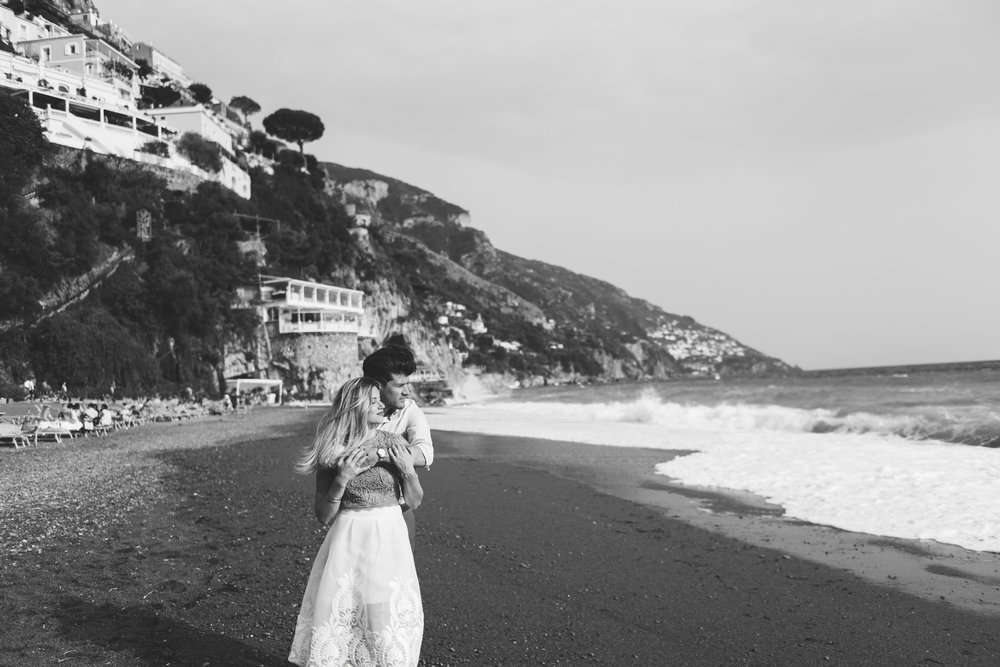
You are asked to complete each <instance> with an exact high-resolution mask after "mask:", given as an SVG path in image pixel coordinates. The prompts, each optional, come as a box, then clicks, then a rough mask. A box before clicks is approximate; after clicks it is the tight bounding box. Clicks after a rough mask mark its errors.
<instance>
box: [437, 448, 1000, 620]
mask: <svg viewBox="0 0 1000 667" xmlns="http://www.w3.org/2000/svg"><path fill="white" fill-rule="evenodd" d="M434 437H435V449H436V451H442V452H445V453H446V454H447V455H452V456H453V455H462V454H465V455H469V454H472V455H473V456H475V457H476V458H477V459H479V460H488V461H494V462H500V461H503V462H506V463H514V464H517V465H524V466H528V467H531V468H533V469H538V470H547V471H548V472H550V473H552V474H555V475H559V476H564V477H566V478H567V479H571V480H574V481H576V482H579V483H582V484H586V485H588V486H589V487H591V488H593V489H595V490H598V491H600V492H602V493H607V494H609V495H613V496H616V497H618V498H621V499H623V500H628V501H631V502H635V503H638V504H640V505H643V506H645V507H649V508H652V509H656V510H658V511H661V512H663V513H664V515H665V516H667V517H670V518H674V519H679V520H681V521H684V522H686V523H689V524H691V525H693V526H697V527H699V528H703V529H706V530H711V531H714V532H717V533H720V534H722V535H725V536H727V537H730V538H734V539H738V540H741V541H744V542H746V543H748V544H752V545H755V546H758V547H764V548H770V549H777V550H779V551H782V552H785V553H788V554H790V555H793V556H795V557H798V558H803V559H806V560H809V561H813V562H816V563H821V564H823V565H827V566H830V567H834V568H838V569H843V570H846V571H849V572H851V573H853V574H856V575H858V576H860V577H862V578H864V579H866V580H868V581H870V582H872V583H874V584H877V585H881V586H886V587H888V588H892V589H895V590H900V591H903V592H906V593H908V594H911V595H915V596H918V597H920V598H923V599H925V600H928V601H933V602H940V601H942V600H943V601H946V602H949V603H952V604H956V605H958V606H961V607H963V608H966V609H969V610H972V611H975V612H978V613H983V614H990V615H995V616H1000V554H997V553H993V552H987V551H972V550H969V549H965V548H963V547H959V546H955V545H950V544H945V543H941V542H936V541H933V540H909V539H902V538H892V537H885V536H881V535H870V534H865V533H855V532H851V531H846V530H842V529H839V528H835V527H831V526H826V525H822V524H815V523H809V522H805V521H801V520H798V519H789V518H786V517H784V516H783V514H784V510H783V509H782V508H781V507H779V506H776V505H771V504H769V503H767V502H766V501H765V500H764V499H762V498H760V497H758V496H755V495H753V494H750V493H748V492H741V491H736V490H733V489H720V488H703V487H693V486H685V485H682V484H675V483H672V482H671V481H670V479H669V478H668V477H666V476H664V475H659V474H656V473H655V472H654V467H655V465H656V464H657V463H663V462H665V461H668V460H670V459H672V458H674V457H676V456H681V455H684V454H687V453H689V452H688V451H686V450H665V449H653V448H649V449H646V448H637V447H625V446H617V445H616V446H608V445H594V444H583V443H576V442H570V441H559V440H547V439H544V440H543V439H532V438H525V437H521V436H494V435H483V434H471V433H463V432H459V431H434ZM459 443H463V444H459ZM469 443H472V446H471V448H470V447H469V446H468V445H469ZM491 449H497V450H501V451H502V452H503V454H502V455H498V454H491V453H489V451H490V450H491ZM597 466H601V467H604V469H605V474H601V475H598V474H596V473H595V472H594V469H595V467H597Z"/></svg>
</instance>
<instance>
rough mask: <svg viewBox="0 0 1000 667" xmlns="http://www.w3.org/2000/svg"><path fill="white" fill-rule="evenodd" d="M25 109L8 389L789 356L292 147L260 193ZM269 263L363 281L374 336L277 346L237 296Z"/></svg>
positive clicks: (10, 247) (6, 268)
mask: <svg viewBox="0 0 1000 667" xmlns="http://www.w3.org/2000/svg"><path fill="white" fill-rule="evenodd" d="M17 104H18V103H17V102H16V101H14V100H6V101H4V105H6V106H4V108H5V109H7V108H8V107H9V109H10V110H9V112H6V113H10V114H12V115H11V119H19V120H18V122H21V123H26V124H25V126H24V128H22V129H21V130H18V133H17V137H22V138H23V137H27V136H29V135H30V136H31V140H30V141H21V143H17V142H14V143H11V144H10V148H11V150H13V149H14V148H16V149H17V151H18V152H17V155H15V154H14V153H11V159H10V160H7V161H3V160H0V171H5V173H4V174H0V175H2V176H4V178H3V179H0V184H2V185H3V189H2V190H0V195H2V196H0V198H2V200H3V201H0V234H2V235H3V236H4V238H7V239H10V240H11V241H10V243H8V244H6V245H4V246H0V393H4V394H7V395H10V393H11V392H10V391H8V390H7V389H5V388H4V385H6V386H7V388H8V389H9V387H11V386H13V387H16V386H17V385H19V384H20V383H21V382H23V380H25V379H27V378H30V377H34V378H36V380H37V381H38V383H39V385H40V386H41V385H44V384H46V383H47V384H48V385H49V386H52V387H56V386H60V385H61V384H62V383H64V382H65V383H66V384H67V386H68V387H69V389H70V391H71V392H72V393H75V394H76V393H83V394H90V395H93V394H94V393H105V392H108V391H111V390H117V391H118V392H120V393H127V394H136V393H142V392H150V391H160V392H175V391H179V390H181V389H183V388H186V387H191V388H193V389H194V390H195V391H204V392H206V393H216V392H218V391H219V390H220V387H221V385H222V380H223V379H224V378H226V377H230V376H232V375H235V374H251V375H258V376H268V377H281V378H282V379H283V380H285V383H286V387H289V388H291V389H292V390H293V391H294V392H297V393H298V394H300V395H321V394H324V393H328V392H329V390H330V389H331V388H332V387H334V386H335V385H336V384H338V383H339V382H340V381H342V380H343V379H345V378H346V377H348V376H350V375H353V374H355V373H357V372H358V371H359V370H360V363H359V361H360V359H361V358H362V357H363V356H364V355H365V354H367V352H369V351H370V350H372V349H374V348H375V347H377V346H378V345H381V344H384V343H386V342H388V341H396V342H404V343H406V344H407V345H409V346H411V347H412V348H413V349H414V350H415V352H416V354H417V357H418V359H419V361H420V362H421V364H422V366H423V367H424V368H425V369H426V370H428V371H429V372H431V373H432V374H436V375H439V376H442V377H444V378H446V379H447V380H448V381H449V382H450V383H451V384H453V385H460V384H461V383H462V381H463V378H464V377H466V376H468V374H470V373H474V374H478V375H487V376H492V377H495V378H497V379H498V380H499V381H501V382H502V383H504V384H507V385H510V384H515V383H517V384H520V385H522V386H523V385H532V384H539V383H560V382H579V381H613V380H622V379H651V378H668V377H677V376H690V375H707V376H721V375H726V374H737V373H784V372H788V371H790V370H792V369H790V368H789V367H788V366H787V365H786V364H784V363H783V362H781V361H780V360H777V359H774V358H771V357H768V356H766V355H764V354H762V353H760V352H758V351H756V350H753V349H751V348H749V347H746V346H744V345H742V344H741V343H739V342H738V341H736V340H734V339H733V338H732V337H730V336H728V335H726V334H724V333H722V332H719V331H715V330H713V329H711V328H708V327H705V326H702V325H700V324H699V323H698V322H696V321H695V320H694V319H692V318H690V317H685V316H679V315H674V314H671V313H668V312H666V311H664V310H662V309H660V308H659V307H657V306H654V305H652V304H650V303H648V302H645V301H642V300H640V299H635V298H633V297H631V296H629V295H628V294H626V293H625V292H624V291H622V290H621V289H619V288H617V287H615V286H613V285H610V284H608V283H606V282H603V281H600V280H596V279H593V278H590V277H587V276H584V275H580V274H577V273H574V272H572V271H568V270H566V269H563V268H560V267H557V266H553V265H550V264H546V263H544V262H538V261H532V260H527V259H523V258H520V257H516V256H514V255H511V254H509V253H506V252H503V251H501V250H498V249H496V248H495V247H494V246H493V245H492V243H491V242H490V240H489V238H488V237H487V236H486V234H484V233H483V232H482V231H480V230H477V229H475V228H474V227H472V226H471V217H470V215H469V213H468V211H466V210H464V209H463V208H461V207H460V206H457V205H455V204H452V203H450V202H447V201H444V200H442V199H440V198H438V197H436V196H434V195H433V194H432V193H430V192H427V191H425V190H422V189H420V188H417V187H414V186H412V185H409V184H407V183H404V182H402V181H399V180H398V179H393V178H391V177H387V176H382V175H380V174H377V173H375V172H372V171H369V170H364V169H354V168H348V167H344V166H341V165H337V164H333V163H317V162H316V161H315V160H311V161H310V164H311V170H310V171H308V172H303V171H302V170H301V168H300V163H299V162H298V160H297V159H296V160H289V161H284V162H283V161H281V160H279V161H278V162H277V163H275V164H274V165H273V169H270V170H267V171H265V170H264V169H261V168H255V169H254V170H253V171H252V173H251V176H252V179H253V197H252V199H251V200H250V201H246V200H244V199H241V198H240V197H237V196H236V195H235V194H233V193H231V192H229V191H227V190H225V188H222V187H220V186H219V185H218V184H215V183H196V182H183V183H182V182H177V181H175V180H173V179H170V178H166V177H165V176H168V175H165V174H163V173H161V172H157V171H151V170H149V169H147V168H145V167H144V165H142V164H141V163H137V162H133V161H130V160H125V159H121V158H111V157H102V156H97V155H93V154H91V153H83V152H77V151H72V150H69V149H67V150H61V151H53V150H51V149H46V148H45V147H44V146H42V144H41V143H39V142H42V141H43V140H42V139H41V133H40V131H39V130H38V128H37V127H34V126H32V127H29V125H30V123H29V122H28V121H29V120H30V119H33V116H32V115H31V114H30V113H27V114H25V113H23V110H19V109H18V108H17ZM12 122H13V120H12ZM11 137H13V138H14V139H16V138H17V137H15V136H14V135H13V134H12V135H11ZM0 138H2V137H0ZM4 141H6V139H5V140H4ZM18 141H20V140H18ZM15 157H16V158H17V159H14V158H15ZM293 157H296V158H297V156H293ZM140 220H142V221H143V224H142V225H140V224H139V221H140ZM140 227H141V228H142V231H140ZM261 273H264V274H270V275H279V276H287V277H290V278H297V279H302V280H310V281H316V282H321V283H327V284H332V285H339V286H343V287H347V288H351V289H357V290H361V291H363V292H364V294H365V297H364V314H365V318H364V319H365V321H364V327H363V332H362V334H363V335H362V336H361V337H360V338H357V339H354V338H350V339H348V338H345V336H344V335H342V334H341V335H339V336H337V337H336V338H337V339H336V340H333V338H334V337H330V339H329V340H327V341H323V340H322V339H310V340H299V341H296V342H295V344H291V342H289V344H287V345H285V344H282V345H277V346H276V345H273V344H272V343H273V341H271V340H268V339H267V336H262V334H261V329H262V325H263V322H262V321H261V318H260V316H259V314H256V313H254V312H253V311H250V310H246V309H241V308H240V307H237V306H236V305H234V302H235V301H236V299H235V295H236V294H237V293H238V291H239V290H240V289H241V288H242V287H243V286H246V285H252V284H254V283H256V281H257V280H258V276H259V275H260V274H261ZM312 335H319V336H322V335H323V334H312Z"/></svg>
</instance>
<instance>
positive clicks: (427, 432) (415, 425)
mask: <svg viewBox="0 0 1000 667" xmlns="http://www.w3.org/2000/svg"><path fill="white" fill-rule="evenodd" d="M409 407H410V411H411V414H410V415H409V419H408V420H407V424H406V441H407V442H409V443H410V446H411V447H416V448H417V449H419V450H420V452H421V453H422V454H423V455H424V462H425V465H424V467H425V468H430V467H431V463H433V462H434V443H433V442H432V441H431V427H430V426H429V425H428V424H427V417H426V416H425V415H424V412H423V410H421V409H420V408H418V407H417V406H416V405H411V406H409Z"/></svg>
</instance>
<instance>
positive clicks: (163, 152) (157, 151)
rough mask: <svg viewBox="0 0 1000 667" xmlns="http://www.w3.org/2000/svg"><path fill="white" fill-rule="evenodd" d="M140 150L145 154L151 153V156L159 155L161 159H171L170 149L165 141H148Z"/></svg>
mask: <svg viewBox="0 0 1000 667" xmlns="http://www.w3.org/2000/svg"><path fill="white" fill-rule="evenodd" d="M139 150H140V151H142V152H143V153H149V154H150V155H159V156H160V157H170V148H169V147H168V146H167V144H166V142H164V141H156V140H153V141H147V142H146V143H144V144H143V145H142V146H140V147H139Z"/></svg>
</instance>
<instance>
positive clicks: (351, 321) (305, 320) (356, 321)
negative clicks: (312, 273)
mask: <svg viewBox="0 0 1000 667" xmlns="http://www.w3.org/2000/svg"><path fill="white" fill-rule="evenodd" d="M277 323H278V333H279V334H304V333H353V334H356V333H357V332H358V330H359V329H360V324H361V323H360V318H358V317H357V316H355V315H352V314H348V313H335V312H329V311H301V310H295V311H285V312H281V313H280V314H279V315H278V318H277Z"/></svg>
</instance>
